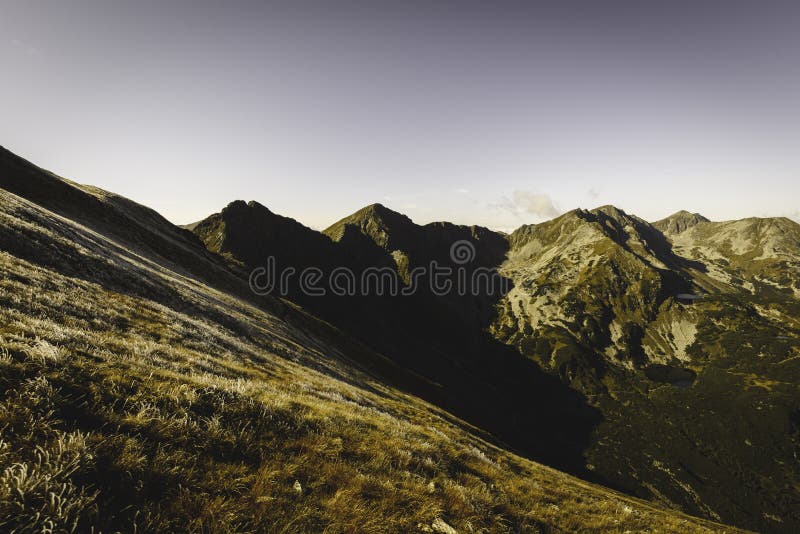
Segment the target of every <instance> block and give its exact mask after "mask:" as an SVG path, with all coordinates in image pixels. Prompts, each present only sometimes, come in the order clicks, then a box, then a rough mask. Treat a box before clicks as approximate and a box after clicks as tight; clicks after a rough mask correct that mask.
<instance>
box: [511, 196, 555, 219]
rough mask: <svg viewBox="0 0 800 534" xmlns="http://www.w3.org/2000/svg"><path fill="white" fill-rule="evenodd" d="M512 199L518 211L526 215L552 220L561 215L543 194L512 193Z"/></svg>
mask: <svg viewBox="0 0 800 534" xmlns="http://www.w3.org/2000/svg"><path fill="white" fill-rule="evenodd" d="M512 199H513V203H514V206H515V207H516V208H517V209H518V211H521V212H522V213H525V214H528V215H535V216H537V217H546V218H552V217H555V216H557V215H558V214H559V213H561V212H560V211H559V210H558V208H556V207H555V205H554V204H553V200H552V199H551V198H550V197H549V196H548V195H545V194H543V193H534V192H532V191H514V196H513V197H512Z"/></svg>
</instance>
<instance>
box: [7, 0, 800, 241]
mask: <svg viewBox="0 0 800 534" xmlns="http://www.w3.org/2000/svg"><path fill="white" fill-rule="evenodd" d="M798 28H800V2H791V1H789V2H775V1H770V0H758V1H752V2H742V1H737V0H728V1H703V0H690V1H682V0H672V1H663V2H655V1H653V2H649V1H648V2H644V1H640V0H631V1H618V0H604V1H597V0H587V1H583V2H582V1H574V0H565V1H555V0H554V1H552V2H534V1H529V2H508V1H503V0H497V1H491V2H490V1H472V0H462V1H447V0H424V1H417V0H408V1H403V2H399V1H398V2H387V1H380V0H366V1H337V0H326V1H320V2H309V1H304V0H291V1H286V2H269V1H259V2H246V1H227V2H223V1H221V0H220V1H219V2H204V1H169V0H164V1H135V2H134V1H130V2H122V1H105V0H104V1H96V2H86V1H61V0H58V1H52V2H41V1H36V0H19V1H9V0H0V82H2V83H0V144H1V145H3V146H5V147H7V148H9V149H10V150H12V151H14V152H17V153H18V154H20V155H22V156H24V157H26V158H28V159H30V160H32V161H33V162H35V163H37V164H38V165H40V166H43V167H46V168H48V169H50V170H52V171H54V172H56V173H58V174H60V175H62V176H65V177H68V178H71V179H73V180H76V181H79V182H82V183H89V184H93V185H96V186H99V187H102V188H104V189H108V190H111V191H114V192H117V193H120V194H123V195H125V196H127V197H129V198H131V199H133V200H136V201H138V202H141V203H143V204H146V205H148V206H151V207H153V208H155V209H157V210H158V211H160V212H161V213H162V214H163V215H165V216H166V217H167V218H169V219H170V220H172V221H174V222H176V223H187V222H191V221H194V220H197V219H201V218H203V217H205V216H206V215H208V214H210V213H212V212H214V211H218V210H219V209H220V208H222V207H223V206H224V205H226V204H227V203H228V202H229V201H231V200H234V199H238V198H241V199H245V200H257V201H259V202H261V203H263V204H264V205H266V206H268V207H270V208H271V209H272V210H273V211H276V212H278V213H282V214H285V215H289V216H291V217H294V218H296V219H298V220H300V221H301V222H304V223H305V224H307V225H309V226H312V227H316V228H323V227H325V226H327V225H328V224H330V223H332V222H334V221H335V220H337V219H339V218H340V217H342V216H345V215H347V214H349V213H351V212H353V211H355V210H356V209H358V208H360V207H362V206H364V205H366V204H370V203H373V202H381V203H383V204H385V205H387V206H388V207H390V208H393V209H395V210H398V211H401V212H404V213H406V214H408V215H409V216H410V217H412V218H413V219H414V220H415V221H417V222H420V223H425V222H429V221H432V220H451V221H453V222H458V223H470V224H482V225H485V226H489V227H492V228H497V229H512V228H515V227H517V226H519V225H520V224H522V223H530V222H538V221H541V220H543V219H545V218H549V217H551V216H553V215H556V214H557V213H560V212H563V211H566V210H569V209H572V208H575V207H583V208H592V207H596V206H599V205H603V204H614V205H616V206H618V207H620V208H622V209H625V210H626V211H628V212H632V213H636V214H638V215H640V216H641V217H644V218H645V219H650V220H653V219H658V218H661V217H663V216H666V215H668V214H669V213H672V212H674V211H677V210H679V209H688V210H691V211H699V212H701V213H703V214H704V215H706V216H708V217H710V218H712V219H715V220H721V219H730V218H739V217H745V216H751V215H756V216H767V215H787V216H792V217H794V218H796V219H797V218H799V217H800V212H799V211H798V210H800V203H798V199H800V30H798Z"/></svg>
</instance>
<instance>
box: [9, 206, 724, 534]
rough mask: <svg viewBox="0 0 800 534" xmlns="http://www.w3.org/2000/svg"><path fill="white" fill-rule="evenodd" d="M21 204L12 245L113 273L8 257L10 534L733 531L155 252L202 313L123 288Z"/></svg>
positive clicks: (143, 270)
mask: <svg viewBox="0 0 800 534" xmlns="http://www.w3.org/2000/svg"><path fill="white" fill-rule="evenodd" d="M18 210H20V211H24V210H32V208H30V207H26V206H24V205H21V207H20V206H18ZM20 211H18V212H14V211H13V210H7V214H6V216H5V217H4V218H0V232H2V233H4V238H5V241H4V242H5V243H8V242H9V241H8V236H9V235H15V234H20V235H21V234H22V233H23V230H24V232H27V233H28V236H30V233H31V232H33V233H34V234H35V237H36V238H37V239H39V240H40V241H45V240H46V239H49V240H50V241H51V242H55V243H56V244H57V245H58V247H59V250H60V251H61V252H60V254H63V255H66V256H67V260H68V261H71V262H78V263H79V262H80V261H81V256H82V255H89V256H94V257H95V258H94V259H95V260H96V261H103V262H106V263H107V264H108V265H109V266H108V270H107V271H104V273H103V275H102V276H103V279H102V280H101V281H100V282H102V283H98V282H97V281H94V280H87V279H85V278H81V277H77V276H64V275H62V274H59V273H56V272H54V271H53V270H52V269H48V268H44V267H41V266H39V265H35V264H33V263H30V262H28V261H25V260H24V259H21V258H20V257H18V256H17V255H11V254H6V253H2V252H0V273H2V277H0V531H9V532H11V531H13V532H20V533H22V532H89V531H91V530H92V529H94V532H117V531H120V532H303V533H305V532H331V533H334V532H336V533H339V532H352V533H369V532H375V533H379V532H380V533H383V532H415V531H419V532H434V531H439V532H448V529H455V531H457V532H558V531H564V532H574V531H606V532H655V531H658V532H705V531H716V530H723V529H722V527H719V526H717V525H714V524H712V523H708V522H704V521H701V520H696V519H693V518H689V517H687V516H683V515H681V514H678V513H675V512H671V511H666V510H662V509H658V508H655V507H653V506H650V505H648V504H647V503H644V502H641V501H638V500H635V499H632V498H629V497H626V496H623V495H620V494H617V493H614V492H611V491H609V490H606V489H603V488H600V487H597V486H593V485H590V484H588V483H585V482H582V481H580V480H578V479H575V478H573V477H570V476H567V475H564V474H562V473H560V472H557V471H554V470H552V469H549V468H546V467H543V466H541V465H538V464H535V463H533V462H530V461H527V460H525V459H522V458H520V457H517V456H515V455H513V454H511V453H508V452H506V451H503V450H500V449H498V448H496V447H493V446H491V445H489V444H487V443H486V442H484V441H482V440H480V439H479V438H477V437H475V436H474V435H473V434H471V433H470V432H469V428H468V427H467V426H466V425H464V424H462V423H459V422H458V421H456V420H454V419H453V418H452V417H451V416H449V415H448V414H445V413H443V412H441V411H440V410H438V409H436V408H434V407H432V406H430V405H428V404H426V403H423V402H422V401H420V400H417V399H415V398H412V397H409V396H407V395H404V394H402V393H400V392H398V391H396V390H392V389H390V388H387V387H385V386H383V385H382V384H380V383H379V382H377V381H375V380H374V379H372V378H370V377H369V376H368V375H366V374H364V373H363V372H361V371H359V370H357V369H355V368H353V367H351V366H349V365H347V364H346V363H344V360H342V357H341V353H340V350H339V349H338V348H337V347H336V346H334V345H331V344H330V342H328V341H326V340H323V339H316V338H314V337H312V336H309V335H308V334H307V333H304V332H299V331H296V330H294V329H293V328H292V327H290V326H288V325H287V324H285V323H283V322H281V321H280V320H279V319H277V318H276V317H274V316H271V315H268V314H266V313H265V312H263V311H261V310H258V309H256V308H253V307H251V306H247V305H245V304H242V303H239V302H236V301H235V300H234V299H232V298H231V297H229V296H227V295H225V294H224V293H220V292H218V291H214V290H212V289H209V288H206V287H204V286H202V285H200V284H197V283H193V282H192V281H191V280H186V279H183V278H181V277H180V276H179V275H176V274H175V273H172V272H161V271H160V270H159V269H156V268H154V267H152V266H148V264H147V262H146V261H144V260H141V261H139V260H137V263H136V265H135V266H134V267H135V269H136V271H135V274H136V276H140V277H142V279H143V280H145V281H147V283H148V284H149V285H150V286H151V287H154V288H158V287H161V285H163V286H164V287H169V288H173V289H177V291H178V292H180V294H182V295H190V294H191V295H192V296H191V298H192V299H193V300H192V302H191V303H192V309H193V310H196V309H203V310H207V311H208V313H207V314H205V315H198V314H194V313H191V314H189V313H184V311H183V310H184V308H182V307H180V306H171V305H170V302H171V301H169V300H168V296H166V295H165V296H164V297H163V298H160V297H159V296H158V295H155V296H154V297H153V298H143V297H142V296H134V295H132V294H126V293H125V292H123V291H119V290H117V289H115V286H114V285H113V281H114V276H115V271H114V269H125V273H126V274H125V275H126V276H127V274H130V272H131V271H130V270H131V269H133V268H134V267H132V266H131V264H126V265H125V266H124V267H119V266H117V267H114V265H119V264H115V263H114V262H113V260H114V258H113V257H101V256H99V255H102V254H106V253H105V252H103V250H104V249H103V247H99V248H98V247H97V246H95V248H94V249H92V248H91V247H89V243H84V244H83V245H81V244H80V243H75V241H74V240H75V239H77V238H78V237H80V235H81V234H80V233H76V232H77V231H76V230H74V229H70V228H66V227H65V228H66V229H65V230H64V232H61V233H59V232H57V231H53V232H51V233H49V234H48V235H45V234H44V233H43V231H41V230H40V229H38V227H37V226H36V225H31V224H30V223H29V222H26V221H29V220H30V219H31V218H34V216H36V215H37V213H36V212H31V213H27V218H26V217H21V216H20V215H19V213H20ZM8 213H11V215H9V214H8ZM14 213H16V215H14ZM59 224H62V223H59ZM54 227H56V228H58V225H54ZM67 229H69V230H70V232H71V233H70V234H69V235H70V239H69V240H68V239H66V238H65V237H64V235H66V233H65V232H66V230H67ZM48 232H50V231H48ZM76 236H77V237H76ZM93 239H97V237H96V236H95V237H93ZM117 274H119V276H120V277H122V276H123V274H121V273H117ZM190 290H191V291H190ZM169 298H172V297H169ZM187 298H189V297H187ZM164 303H166V304H164ZM218 316H224V318H225V320H224V323H223V322H217V321H215V320H213V319H212V318H213V317H218ZM543 439H546V437H543ZM732 530H733V529H728V531H732Z"/></svg>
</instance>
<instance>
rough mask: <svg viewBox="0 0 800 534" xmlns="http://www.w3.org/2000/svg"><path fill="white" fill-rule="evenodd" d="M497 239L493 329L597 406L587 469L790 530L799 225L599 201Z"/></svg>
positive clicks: (799, 423) (648, 491) (709, 510)
mask: <svg viewBox="0 0 800 534" xmlns="http://www.w3.org/2000/svg"><path fill="white" fill-rule="evenodd" d="M662 230H663V232H662ZM509 240H510V243H511V249H510V251H509V253H508V260H507V261H506V262H505V263H504V264H503V266H502V267H501V268H500V273H501V274H502V275H504V276H507V277H509V278H510V279H512V280H513V281H514V289H513V290H512V291H511V292H510V293H509V294H508V295H506V297H505V298H504V299H503V300H502V301H501V302H500V303H498V316H497V319H496V321H495V323H494V325H493V326H492V331H493V332H494V334H495V336H496V337H497V338H498V339H501V340H503V341H505V342H506V343H509V344H511V345H513V346H514V347H516V348H517V349H518V350H519V352H520V353H521V354H523V355H525V356H527V357H528V358H531V359H533V360H535V361H537V362H538V363H539V364H540V365H541V366H542V367H543V368H545V369H550V371H551V372H552V373H555V374H557V375H558V376H560V377H561V378H562V379H563V380H564V382H565V383H569V384H571V385H572V387H573V388H575V389H577V390H579V391H582V392H584V393H585V394H587V395H588V396H589V398H590V399H591V401H592V405H593V406H595V407H597V408H598V409H600V411H601V413H602V414H603V417H604V421H603V423H601V425H600V426H599V427H598V429H597V430H596V432H595V434H594V439H593V442H592V444H591V445H590V446H589V447H587V449H586V458H587V463H588V464H590V465H591V466H592V469H593V470H594V471H595V472H597V473H601V474H602V475H603V476H604V477H605V478H606V481H607V483H608V484H612V485H614V486H616V487H620V488H625V489H626V490H627V491H631V492H634V493H636V494H637V495H641V496H646V497H648V498H651V499H655V500H659V501H661V502H665V503H670V504H671V505H678V506H680V507H681V508H683V509H685V510H691V511H692V512H693V513H697V514H702V515H706V516H708V517H717V518H724V519H725V520H726V521H730V522H733V523H736V524H740V525H743V526H747V527H749V528H753V529H758V530H762V531H787V530H794V529H795V528H797V526H798V524H800V523H798V521H800V517H799V516H798V515H797V513H796V512H795V511H794V510H796V509H797V505H798V504H800V501H799V499H800V493H798V492H797V491H796V490H795V489H791V488H796V487H798V486H797V482H798V480H800V463H798V456H797V451H798V450H800V419H799V417H800V386H798V384H800V382H799V380H800V358H798V356H800V320H798V318H800V302H798V296H800V292H798V285H797V283H798V282H797V280H798V279H800V277H799V276H798V275H800V269H798V259H800V247H798V243H800V225H797V224H796V223H794V222H792V221H790V220H788V219H782V218H779V219H744V220H742V221H732V222H725V223H716V222H710V221H708V220H706V219H704V218H702V217H701V216H697V215H692V214H687V213H686V212H680V213H678V214H676V215H675V216H672V217H669V218H667V219H665V220H663V221H659V222H658V223H654V224H653V225H650V224H648V223H646V222H644V221H642V220H641V219H639V218H637V217H634V216H629V215H627V214H625V213H624V212H622V211H621V210H618V209H615V208H612V207H602V208H598V209H596V210H591V211H582V210H576V211H573V212H570V213H567V214H565V215H563V216H561V217H559V218H557V219H555V220H552V221H548V222H544V223H541V224H537V225H530V226H524V227H522V228H520V229H518V230H517V231H515V232H514V233H512V234H511V235H510V236H509ZM754 436H758V437H757V438H754Z"/></svg>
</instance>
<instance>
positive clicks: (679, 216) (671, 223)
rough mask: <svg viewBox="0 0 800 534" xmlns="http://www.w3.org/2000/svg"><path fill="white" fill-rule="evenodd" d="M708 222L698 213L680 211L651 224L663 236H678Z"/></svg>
mask: <svg viewBox="0 0 800 534" xmlns="http://www.w3.org/2000/svg"><path fill="white" fill-rule="evenodd" d="M703 222H710V221H709V220H708V219H706V218H705V217H703V216H702V215H700V214H699V213H691V212H689V211H686V210H680V211H677V212H675V213H673V214H672V215H670V216H669V217H666V218H664V219H661V220H660V221H656V222H654V223H653V226H655V227H656V228H658V229H659V230H661V231H662V232H663V233H665V234H680V233H681V232H684V231H686V230H688V229H689V228H692V227H694V226H696V225H698V224H699V223H703Z"/></svg>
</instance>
